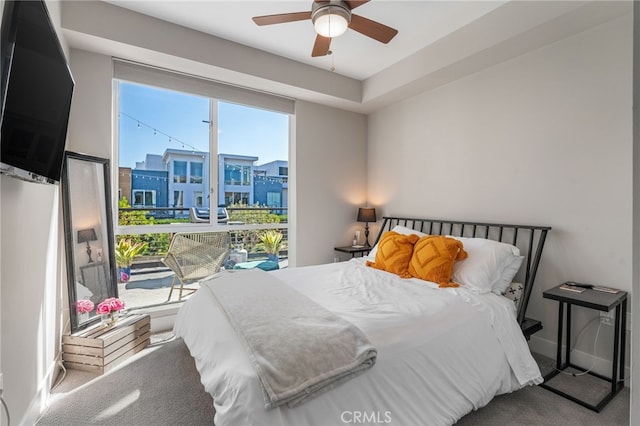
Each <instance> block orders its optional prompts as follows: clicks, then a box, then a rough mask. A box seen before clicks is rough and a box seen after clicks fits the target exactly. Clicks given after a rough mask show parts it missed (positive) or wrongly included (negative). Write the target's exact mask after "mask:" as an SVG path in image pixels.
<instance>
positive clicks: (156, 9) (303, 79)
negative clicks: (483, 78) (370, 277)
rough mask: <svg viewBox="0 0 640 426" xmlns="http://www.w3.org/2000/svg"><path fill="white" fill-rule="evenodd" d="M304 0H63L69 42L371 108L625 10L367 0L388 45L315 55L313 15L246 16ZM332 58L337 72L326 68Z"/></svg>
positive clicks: (538, 0)
mask: <svg viewBox="0 0 640 426" xmlns="http://www.w3.org/2000/svg"><path fill="white" fill-rule="evenodd" d="M311 4H312V3H311V0H289V1H269V0H251V1H249V0H234V1H222V0H199V1H193V0H135V1H134V0H109V1H108V2H104V1H63V2H62V28H63V32H64V36H65V40H66V42H67V43H68V44H69V47H71V48H76V49H80V50H86V51H91V52H96V53H98V54H102V55H106V56H113V57H117V58H120V59H124V60H129V61H133V62H139V63H143V64H147V65H151V66H157V67H160V68H166V69H170V70H174V71H178V72H183V73H186V74H189V75H195V76H200V77H204V78H208V79H212V80H216V81H222V82H229V83H231V84H235V85H239V86H242V87H247V88H251V89H256V90H259V91H264V92H270V93H277V94H279V95H281V96H287V97H291V98H293V99H298V100H306V101H310V102H314V103H318V104H325V105H329V106H332V107H336V108H341V109H346V110H351V111H356V112H362V113H370V112H373V111H376V110H377V109H379V108H382V107H384V106H385V105H389V104H391V103H393V102H398V101H399V100H402V99H406V98H408V97H411V96H413V95H415V94H416V93H421V92H424V91H427V90H432V89H434V88H436V87H439V86H441V85H444V84H447V83H449V82H451V81H454V80H456V79H460V78H463V77H464V76H467V75H471V74H473V73H475V72H478V71H481V70H483V69H486V68H488V67H491V66H493V65H495V64H498V63H501V62H504V61H507V60H509V59H511V58H514V57H516V56H518V55H522V54H525V53H527V52H530V51H531V50H534V49H536V48H539V47H542V46H544V45H547V44H550V43H554V42H555V41H557V40H561V39H563V38H565V37H570V36H571V35H573V34H577V33H579V32H581V31H585V30H587V29H589V28H593V27H594V26H597V25H599V24H601V23H603V22H607V21H608V20H610V19H614V18H615V17H617V16H621V15H622V14H626V13H631V9H632V7H631V5H632V2H631V1H628V0H627V1H606V0H605V1H592V0H586V1H585V0H566V1H561V0H553V1H545V0H533V1H531V0H509V1H500V2H498V1H483V0H476V1H461V0H446V1H424V0H422V1H418V0H415V1H392V0H371V1H370V2H368V3H366V4H364V5H362V6H360V7H358V8H357V9H355V12H354V13H357V14H359V15H361V16H364V17H367V18H370V19H373V20H376V21H379V22H381V23H384V24H386V25H388V26H391V27H394V28H396V29H397V30H398V31H399V33H398V35H397V36H396V37H395V38H394V39H393V40H391V42H390V43H389V44H387V45H385V44H382V43H379V42H377V41H374V40H371V39H369V38H368V37H365V36H363V35H361V34H359V33H357V32H355V31H352V30H350V31H347V33H346V34H344V35H342V36H340V37H338V38H336V39H335V40H334V42H333V43H332V50H333V52H334V54H333V55H331V56H329V57H321V58H312V57H311V49H312V46H313V43H314V39H315V32H314V29H313V26H312V24H311V22H310V21H301V22H291V23H285V24H277V25H271V26H263V27H259V26H257V25H255V24H254V23H253V21H252V19H251V18H252V17H253V16H260V15H269V14H279V13H287V12H296V11H298V12H300V11H305V10H309V8H310V7H311ZM332 67H335V72H331V71H329V70H330V69H331V68H332Z"/></svg>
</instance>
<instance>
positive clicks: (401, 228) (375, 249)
mask: <svg viewBox="0 0 640 426" xmlns="http://www.w3.org/2000/svg"><path fill="white" fill-rule="evenodd" d="M392 231H394V232H397V233H398V234H401V235H411V234H415V235H417V236H418V237H424V236H425V235H427V234H425V233H424V232H420V231H416V230H415V229H411V228H407V227H406V226H402V225H396V226H394V227H393V229H392ZM377 252H378V244H376V245H375V246H373V248H372V249H371V251H370V252H369V256H370V257H373V258H375V257H376V253H377Z"/></svg>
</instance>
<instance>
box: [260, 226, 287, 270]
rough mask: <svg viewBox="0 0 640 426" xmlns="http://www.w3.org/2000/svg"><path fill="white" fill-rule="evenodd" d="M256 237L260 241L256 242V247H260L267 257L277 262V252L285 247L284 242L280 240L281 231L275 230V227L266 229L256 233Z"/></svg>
mask: <svg viewBox="0 0 640 426" xmlns="http://www.w3.org/2000/svg"><path fill="white" fill-rule="evenodd" d="M258 239H259V240H260V242H259V243H258V244H256V247H258V248H259V249H262V250H264V251H265V253H267V259H269V260H271V261H273V262H277V261H278V253H280V250H283V249H285V248H286V244H285V242H284V241H282V232H280V231H277V230H275V229H269V230H267V231H264V232H261V233H260V234H259V235H258Z"/></svg>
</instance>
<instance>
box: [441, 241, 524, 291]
mask: <svg viewBox="0 0 640 426" xmlns="http://www.w3.org/2000/svg"><path fill="white" fill-rule="evenodd" d="M451 238H455V239H457V240H459V241H461V242H462V244H463V246H464V250H465V251H466V252H467V254H468V257H467V258H466V259H464V260H461V261H459V262H456V263H455V265H454V266H453V274H452V276H451V279H452V280H453V281H454V282H457V283H459V284H461V285H464V286H467V287H470V288H471V289H472V290H474V291H477V292H478V293H489V292H490V291H492V292H494V293H496V294H498V295H500V294H502V293H504V291H505V290H506V289H507V287H508V286H509V284H511V281H513V277H514V276H515V275H516V273H517V272H518V270H519V269H520V265H521V264H522V260H523V259H524V257H523V256H520V250H519V249H518V248H517V247H515V246H512V245H511V244H506V243H501V242H498V241H493V240H487V239H485V238H467V237H451Z"/></svg>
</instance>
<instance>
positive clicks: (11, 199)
mask: <svg viewBox="0 0 640 426" xmlns="http://www.w3.org/2000/svg"><path fill="white" fill-rule="evenodd" d="M47 7H48V9H49V13H50V15H51V18H52V21H53V23H54V26H55V28H56V31H57V32H58V34H59V37H61V35H60V4H59V3H58V2H52V1H47ZM61 42H62V45H63V48H64V49H65V51H67V50H68V49H67V45H66V43H65V42H64V39H63V38H62V37H61ZM0 200H1V203H2V209H1V214H0V236H1V238H0V251H1V252H2V256H1V257H0V295H1V298H0V323H1V326H0V329H1V332H0V337H1V340H0V353H1V357H0V360H1V364H0V371H2V373H3V378H4V393H3V398H4V399H5V401H6V402H7V405H8V407H9V410H10V413H11V418H12V424H33V423H34V422H35V420H36V418H37V416H38V415H39V413H40V411H41V409H42V408H43V406H44V402H45V400H46V398H47V395H48V391H49V382H50V380H51V379H52V376H53V375H54V373H55V372H56V368H55V358H56V355H57V354H58V352H59V351H58V348H59V343H58V342H59V339H60V328H61V318H62V317H63V314H64V310H65V306H64V302H63V300H62V293H61V292H62V288H63V285H64V286H65V287H66V281H65V280H64V279H63V276H62V274H63V266H62V265H63V264H64V239H63V232H62V225H61V224H62V222H61V215H60V211H61V210H60V206H61V204H60V188H59V187H58V186H55V185H39V184H35V183H28V182H23V181H20V180H16V179H13V178H10V177H7V176H0Z"/></svg>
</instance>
